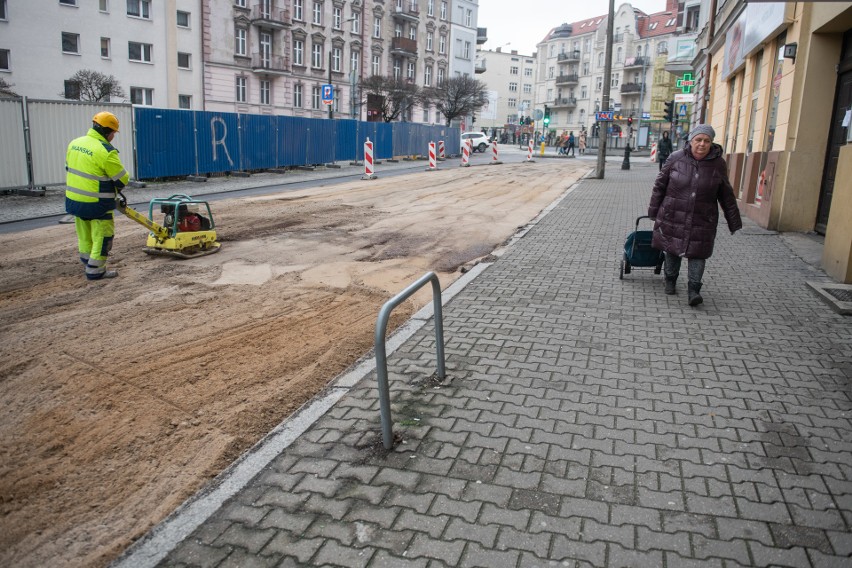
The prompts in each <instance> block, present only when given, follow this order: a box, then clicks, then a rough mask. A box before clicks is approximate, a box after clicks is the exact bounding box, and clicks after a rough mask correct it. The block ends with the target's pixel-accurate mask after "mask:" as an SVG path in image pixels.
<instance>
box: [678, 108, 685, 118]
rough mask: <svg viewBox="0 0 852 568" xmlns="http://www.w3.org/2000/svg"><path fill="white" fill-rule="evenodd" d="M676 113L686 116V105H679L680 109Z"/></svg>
mask: <svg viewBox="0 0 852 568" xmlns="http://www.w3.org/2000/svg"><path fill="white" fill-rule="evenodd" d="M678 115H680V116H686V105H680V110H679V111H678Z"/></svg>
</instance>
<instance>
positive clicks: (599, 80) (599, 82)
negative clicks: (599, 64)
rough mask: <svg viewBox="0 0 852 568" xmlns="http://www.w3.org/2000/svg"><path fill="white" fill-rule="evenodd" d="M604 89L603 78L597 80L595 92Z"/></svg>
mask: <svg viewBox="0 0 852 568" xmlns="http://www.w3.org/2000/svg"><path fill="white" fill-rule="evenodd" d="M602 88H603V77H598V78H597V79H595V91H600V90H601V89H602Z"/></svg>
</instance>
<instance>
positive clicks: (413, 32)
mask: <svg viewBox="0 0 852 568" xmlns="http://www.w3.org/2000/svg"><path fill="white" fill-rule="evenodd" d="M408 39H410V40H411V41H417V27H416V26H408Z"/></svg>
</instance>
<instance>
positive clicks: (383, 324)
mask: <svg viewBox="0 0 852 568" xmlns="http://www.w3.org/2000/svg"><path fill="white" fill-rule="evenodd" d="M427 282H431V283H432V304H433V306H434V307H433V312H434V314H435V349H436V351H437V359H438V377H440V378H442V379H443V378H444V377H445V376H446V372H445V370H444V319H443V316H442V314H441V283H440V282H439V281H438V276H437V275H436V274H435V273H434V272H427V273H426V274H424V275H423V276H421V277H420V278H418V279H417V281H416V282H414V283H412V284H410V285H409V286H408V287H407V288H406V289H405V290H403V291H402V292H400V293H399V294H397V295H396V296H394V297H393V298H391V299H390V300H388V301H387V302H385V305H384V306H382V309H381V310H380V311H379V319H378V321H377V322H376V347H375V351H376V380H377V381H378V383H379V409H380V410H381V418H382V442H383V443H384V446H385V449H386V450H389V449H391V447H392V446H393V430H392V425H391V413H390V392H389V388H388V361H387V353H386V351H385V333H386V332H387V329H388V319H390V314H391V312H392V311H393V309H394V308H395V307H397V306H398V305H400V304H401V303H402V302H404V301H405V300H407V299H408V298H409V297H410V296H411V295H412V294H414V293H415V292H417V291H418V290H419V289H420V288H422V287H423V286H425V285H426V283H427Z"/></svg>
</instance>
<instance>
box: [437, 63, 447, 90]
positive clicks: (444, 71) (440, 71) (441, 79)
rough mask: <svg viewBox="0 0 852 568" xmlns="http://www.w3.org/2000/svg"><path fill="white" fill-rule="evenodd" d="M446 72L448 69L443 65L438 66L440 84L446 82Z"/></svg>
mask: <svg viewBox="0 0 852 568" xmlns="http://www.w3.org/2000/svg"><path fill="white" fill-rule="evenodd" d="M445 74H446V70H445V69H444V68H443V67H438V86H439V87H440V86H441V85H443V84H444V76H445Z"/></svg>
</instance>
